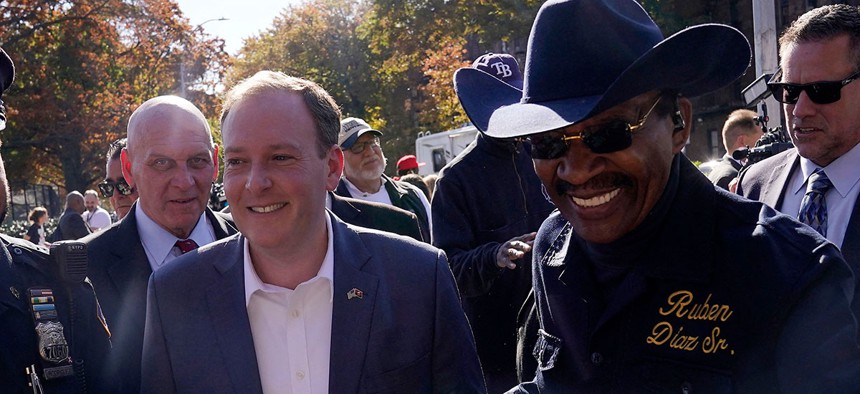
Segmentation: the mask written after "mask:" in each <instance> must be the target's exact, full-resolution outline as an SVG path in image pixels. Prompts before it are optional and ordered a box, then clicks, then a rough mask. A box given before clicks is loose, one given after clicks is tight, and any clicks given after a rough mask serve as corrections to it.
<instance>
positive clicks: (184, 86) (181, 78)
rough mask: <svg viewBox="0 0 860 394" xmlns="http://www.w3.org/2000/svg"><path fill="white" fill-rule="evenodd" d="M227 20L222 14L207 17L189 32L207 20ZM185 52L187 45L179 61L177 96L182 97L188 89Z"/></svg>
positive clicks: (201, 26) (199, 27) (197, 29)
mask: <svg viewBox="0 0 860 394" xmlns="http://www.w3.org/2000/svg"><path fill="white" fill-rule="evenodd" d="M229 20H230V19H229V18H225V17H223V16H222V17H220V18H212V19H207V20H205V21H203V22H200V23H198V24H197V26H194V28H193V29H191V34H194V33H196V32H197V31H200V30H202V29H203V25H205V24H207V23H209V22H220V21H229ZM187 52H188V48H187V47H186V48H183V52H182V60H181V61H180V62H179V88H180V89H181V91H180V94H179V96H180V97H182V98H187V97H186V96H187V95H186V92H187V91H188V83H187V78H186V76H185V62H186V61H187V55H186V53H187Z"/></svg>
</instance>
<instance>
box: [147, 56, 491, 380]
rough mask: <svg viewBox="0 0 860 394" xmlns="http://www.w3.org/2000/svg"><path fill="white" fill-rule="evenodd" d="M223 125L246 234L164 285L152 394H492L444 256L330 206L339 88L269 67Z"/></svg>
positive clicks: (237, 97)
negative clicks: (354, 222)
mask: <svg viewBox="0 0 860 394" xmlns="http://www.w3.org/2000/svg"><path fill="white" fill-rule="evenodd" d="M221 123H222V133H223V141H224V148H225V151H224V152H225V154H224V160H225V170H224V186H225V191H226V195H227V201H228V202H229V203H230V206H231V207H232V214H233V218H234V220H235V222H236V225H237V227H238V228H239V231H240V234H239V235H237V236H233V237H230V238H227V239H226V240H223V241H221V242H216V243H213V244H211V245H209V246H207V247H203V248H201V249H198V250H197V251H194V252H190V253H188V254H186V255H185V256H183V258H181V259H180V260H177V261H176V263H175V264H171V265H169V266H167V267H165V268H164V269H163V270H159V271H157V272H156V273H155V274H154V275H153V276H152V278H151V279H150V282H149V295H148V300H147V302H148V304H147V319H146V320H147V321H146V334H145V338H144V352H143V368H142V375H143V384H142V390H143V392H158V393H171V392H188V393H192V392H193V393H204V392H205V393H233V392H237V393H238V392H241V393H258V392H287V393H299V392H301V393H323V392H330V393H357V392H362V393H363V392H386V393H387V392H391V393H400V392H410V393H475V392H485V388H484V380H483V376H482V374H481V368H480V365H479V363H478V358H477V354H476V351H475V343H474V339H473V338H472V333H471V330H470V329H469V325H468V323H467V321H466V317H465V315H464V313H463V310H462V308H461V306H460V302H459V300H458V298H457V289H456V286H455V284H454V279H453V276H452V274H451V271H450V270H449V269H448V263H447V259H446V258H445V254H444V253H442V252H441V251H440V250H438V249H436V248H433V247H431V246H428V245H426V244H422V243H419V242H417V241H415V240H413V239H411V238H406V237H401V236H398V235H394V234H390V233H383V232H379V231H375V230H369V229H365V228H362V227H353V226H351V225H347V224H345V223H344V222H342V221H341V220H340V219H338V218H337V217H336V216H334V215H332V214H331V213H330V212H327V211H326V209H325V196H326V193H327V191H330V190H333V189H334V188H335V187H336V186H337V183H338V179H339V177H340V174H341V170H342V166H343V153H342V152H341V150H340V149H339V148H338V146H337V133H338V130H339V127H340V111H339V110H338V108H337V104H335V103H334V101H333V100H332V98H331V97H330V96H329V95H328V93H326V92H325V91H324V90H323V89H322V88H320V87H319V86H318V85H316V84H314V83H312V82H309V81H306V80H303V79H299V78H293V77H288V76H286V75H284V74H282V73H275V72H270V71H263V72H260V73H258V74H256V75H255V76H253V77H251V78H249V79H247V80H245V81H243V82H242V83H240V84H239V85H237V86H236V87H234V88H233V89H232V90H231V91H230V92H228V94H227V98H226V101H225V103H224V112H223V113H222V116H221Z"/></svg>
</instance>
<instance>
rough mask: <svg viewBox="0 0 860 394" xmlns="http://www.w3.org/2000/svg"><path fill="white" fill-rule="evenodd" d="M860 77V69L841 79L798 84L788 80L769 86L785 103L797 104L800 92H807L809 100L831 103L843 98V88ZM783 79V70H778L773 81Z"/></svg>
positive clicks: (769, 84)
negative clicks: (787, 81)
mask: <svg viewBox="0 0 860 394" xmlns="http://www.w3.org/2000/svg"><path fill="white" fill-rule="evenodd" d="M858 77H860V70H858V71H857V72H855V73H854V74H851V76H850V77H848V78H845V79H843V80H841V81H818V82H812V83H804V84H796V83H786V82H768V83H767V87H768V88H770V92H771V93H773V98H775V99H776V101H779V102H780V103H784V104H797V100H798V99H799V98H800V92H806V95H807V96H809V100H810V101H812V102H813V103H815V104H830V103H835V102H837V101H839V99H840V98H842V88H843V87H844V86H845V85H848V84H849V83H851V82H853V81H854V80H855V79H857V78H858ZM780 79H782V70H779V71H777V72H776V74H774V75H773V77H772V78H771V79H770V80H771V81H778V80H780Z"/></svg>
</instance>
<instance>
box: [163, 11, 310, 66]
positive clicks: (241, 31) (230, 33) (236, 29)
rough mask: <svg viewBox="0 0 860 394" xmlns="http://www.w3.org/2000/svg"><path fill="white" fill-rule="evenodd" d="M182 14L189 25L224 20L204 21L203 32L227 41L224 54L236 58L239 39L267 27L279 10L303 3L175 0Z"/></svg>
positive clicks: (240, 41) (239, 46)
mask: <svg viewBox="0 0 860 394" xmlns="http://www.w3.org/2000/svg"><path fill="white" fill-rule="evenodd" d="M176 2H177V3H178V4H179V8H180V9H182V13H183V14H184V15H185V17H186V18H188V19H189V21H190V23H191V25H192V26H196V25H198V24H200V23H204V22H206V21H208V20H211V19H219V18H227V19H229V20H225V21H211V22H206V24H205V25H204V26H203V29H204V30H205V31H206V33H209V34H211V35H213V36H219V37H221V38H223V39H224V41H225V42H226V47H227V52H228V53H230V54H231V55H235V54H236V53H237V52H238V51H239V49H240V48H241V47H242V40H243V39H245V38H248V37H251V36H254V35H257V34H258V33H260V32H261V31H263V30H265V29H267V28H269V27H270V26H271V25H272V20H273V19H275V17H276V16H278V15H280V14H281V10H283V9H285V8H287V6H289V5H291V4H301V3H302V2H303V1H302V0H176Z"/></svg>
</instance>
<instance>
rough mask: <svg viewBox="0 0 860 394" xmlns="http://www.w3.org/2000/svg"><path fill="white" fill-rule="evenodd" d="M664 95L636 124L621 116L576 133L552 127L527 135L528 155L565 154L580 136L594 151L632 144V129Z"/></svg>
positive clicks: (554, 156) (548, 157)
mask: <svg viewBox="0 0 860 394" xmlns="http://www.w3.org/2000/svg"><path fill="white" fill-rule="evenodd" d="M661 98H663V96H660V97H658V98H657V101H654V104H653V105H651V109H649V110H648V112H646V113H645V116H643V117H642V119H640V120H639V121H638V122H636V124H630V123H627V122H625V121H623V120H620V119H618V120H613V121H609V122H607V123H604V124H601V125H598V126H594V127H590V128H586V129H583V130H582V131H580V132H579V133H578V134H575V135H565V134H564V133H563V132H561V131H560V130H554V131H550V132H546V133H541V134H537V135H533V136H530V137H528V140H529V142H531V155H532V158H534V159H540V160H552V159H558V158H559V157H562V156H564V154H565V152H567V149H568V148H569V147H570V141H574V140H582V143H583V144H585V146H586V147H588V149H590V150H591V151H592V152H594V153H612V152H617V151H620V150H624V149H627V148H629V147H630V145H632V144H633V133H634V132H636V130H639V129H640V128H641V127H642V126H644V125H645V122H647V121H648V116H650V115H651V112H654V108H657V104H658V103H659V102H660V99H661Z"/></svg>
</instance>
